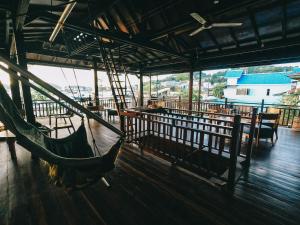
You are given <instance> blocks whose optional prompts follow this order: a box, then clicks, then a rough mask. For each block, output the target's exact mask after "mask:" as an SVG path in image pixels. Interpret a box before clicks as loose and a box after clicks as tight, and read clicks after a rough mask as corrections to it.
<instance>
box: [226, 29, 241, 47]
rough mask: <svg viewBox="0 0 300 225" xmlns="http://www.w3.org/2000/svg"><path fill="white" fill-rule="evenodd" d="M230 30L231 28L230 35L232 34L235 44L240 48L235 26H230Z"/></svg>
mask: <svg viewBox="0 0 300 225" xmlns="http://www.w3.org/2000/svg"><path fill="white" fill-rule="evenodd" d="M228 30H229V33H230V36H231V38H232V40H233V41H234V44H235V46H236V47H237V48H239V47H240V43H239V42H238V39H237V37H236V35H235V33H234V30H233V28H232V27H230V28H228Z"/></svg>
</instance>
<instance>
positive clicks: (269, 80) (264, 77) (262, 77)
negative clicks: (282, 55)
mask: <svg viewBox="0 0 300 225" xmlns="http://www.w3.org/2000/svg"><path fill="white" fill-rule="evenodd" d="M291 81H292V80H291V78H289V77H288V76H287V74H286V73H257V74H247V75H243V76H241V78H240V79H239V80H238V82H237V84H290V83H291Z"/></svg>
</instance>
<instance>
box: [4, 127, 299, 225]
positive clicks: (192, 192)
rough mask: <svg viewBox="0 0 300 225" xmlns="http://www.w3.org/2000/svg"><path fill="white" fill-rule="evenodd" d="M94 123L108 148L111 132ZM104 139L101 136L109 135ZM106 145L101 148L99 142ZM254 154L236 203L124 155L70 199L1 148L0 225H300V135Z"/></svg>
mask: <svg viewBox="0 0 300 225" xmlns="http://www.w3.org/2000/svg"><path fill="white" fill-rule="evenodd" d="M95 124H96V123H92V125H93V126H94V128H93V129H94V130H95V135H96V136H97V140H98V141H97V142H98V144H101V147H102V148H103V149H108V148H109V146H110V145H111V144H112V143H113V141H114V140H115V138H116V137H115V136H114V135H113V134H112V133H111V132H107V130H106V129H104V128H103V127H101V126H99V125H97V126H96V125H95ZM104 130H105V131H106V132H103V131H104ZM100 140H101V142H100ZM262 146H263V147H261V148H260V149H257V150H256V152H255V155H254V159H253V162H252V166H251V169H250V171H249V175H248V178H247V179H246V178H244V179H242V180H240V181H239V183H238V184H237V186H236V191H235V194H234V197H233V198H230V197H226V196H225V195H224V194H222V193H221V192H220V191H218V190H217V189H215V188H213V187H211V186H210V185H209V184H207V183H206V182H204V181H202V180H201V179H199V178H197V177H194V176H191V175H188V174H186V173H185V172H183V171H180V170H178V168H175V167H171V166H170V165H168V164H167V163H164V162H161V161H160V160H157V159H156V158H155V157H152V156H149V155H146V156H144V157H141V156H140V155H139V154H137V153H134V152H130V151H128V150H123V151H122V152H121V154H120V156H119V158H118V161H117V167H116V169H115V170H114V171H112V172H111V173H110V174H109V175H108V176H107V179H108V181H109V182H110V183H111V185H112V188H110V189H106V188H105V187H104V185H103V184H102V183H101V182H99V183H97V184H95V185H94V186H91V187H89V188H87V189H85V190H83V191H77V192H73V193H70V194H67V193H65V191H64V190H63V189H61V188H59V187H56V186H54V185H53V184H51V183H49V181H48V177H47V175H46V173H47V172H46V169H45V167H44V165H43V162H42V161H40V162H35V161H32V160H31V158H30V154H29V153H28V152H27V151H26V150H24V149H23V148H22V147H20V146H17V157H18V160H17V162H13V161H12V160H11V158H10V154H9V151H8V149H7V146H6V143H0V190H1V191H0V224H1V225H2V224H3V225H4V224H9V225H14V224H22V225H27V224H30V225H35V224H43V225H44V224H47V225H58V224H69V225H71V224H72V225H73V224H75V225H76V224H78V225H89V224H107V225H120V224H122V225H123V224H124V225H126V224H136V225H143V224H149V225H154V224H156V225H157V224H172V225H177V224H178V225H185V224H197V225H199V224H228V225H234V224H236V225H242V224H261V225H268V224H270V225H277V224H278V225H279V224H285V225H286V224H295V225H296V224H299V223H300V179H299V178H300V133H293V132H292V131H290V130H289V129H285V128H283V129H280V132H279V140H278V142H277V143H276V145H275V146H274V147H273V148H271V146H270V145H262Z"/></svg>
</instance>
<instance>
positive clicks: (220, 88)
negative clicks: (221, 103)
mask: <svg viewBox="0 0 300 225" xmlns="http://www.w3.org/2000/svg"><path fill="white" fill-rule="evenodd" d="M225 87H226V84H224V83H221V84H217V85H216V86H215V87H214V88H213V90H212V91H213V96H215V97H217V98H222V97H223V96H224V89H225Z"/></svg>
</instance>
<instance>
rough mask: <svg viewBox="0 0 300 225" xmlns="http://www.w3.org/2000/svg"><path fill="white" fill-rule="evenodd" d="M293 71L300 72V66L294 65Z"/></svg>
mask: <svg viewBox="0 0 300 225" xmlns="http://www.w3.org/2000/svg"><path fill="white" fill-rule="evenodd" d="M292 73H300V68H299V67H294V68H293V71H292Z"/></svg>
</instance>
